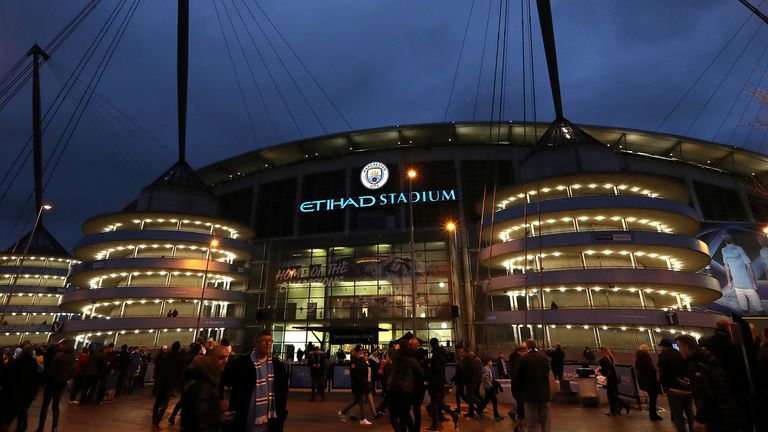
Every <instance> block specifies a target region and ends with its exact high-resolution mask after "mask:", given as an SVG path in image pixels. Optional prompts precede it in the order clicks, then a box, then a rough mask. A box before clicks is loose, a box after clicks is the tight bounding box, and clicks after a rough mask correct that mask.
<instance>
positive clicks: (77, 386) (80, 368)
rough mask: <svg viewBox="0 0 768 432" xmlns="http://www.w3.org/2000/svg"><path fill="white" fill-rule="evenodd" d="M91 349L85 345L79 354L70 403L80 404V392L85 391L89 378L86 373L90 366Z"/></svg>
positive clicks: (70, 393)
mask: <svg viewBox="0 0 768 432" xmlns="http://www.w3.org/2000/svg"><path fill="white" fill-rule="evenodd" d="M89 354H90V349H89V348H88V347H83V350H82V351H81V352H80V354H79V355H78V356H77V362H76V363H75V379H74V382H73V383H72V390H71V391H70V392H69V403H72V404H79V403H80V401H79V400H77V395H78V393H85V389H86V385H87V384H86V382H87V378H86V375H85V370H86V367H87V366H88V357H89Z"/></svg>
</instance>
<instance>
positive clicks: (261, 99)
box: [222, 0, 301, 142]
mask: <svg viewBox="0 0 768 432" xmlns="http://www.w3.org/2000/svg"><path fill="white" fill-rule="evenodd" d="M222 5H224V10H225V11H226V10H227V7H226V4H224V3H222ZM232 7H233V8H234V9H235V11H237V15H238V17H240V22H241V23H242V24H243V28H244V29H246V32H247V34H248V36H249V38H250V40H251V43H252V44H253V46H254V48H256V51H257V53H258V55H259V58H260V59H261V61H262V63H263V64H264V67H265V68H266V67H267V65H266V62H264V60H263V57H262V56H261V51H260V50H259V48H258V46H257V45H256V42H255V41H254V38H253V37H252V36H251V33H250V32H248V26H247V25H246V24H245V20H244V19H243V15H242V14H241V13H240V11H239V10H238V9H237V7H236V6H235V2H234V0H232ZM227 18H229V24H230V26H231V27H232V32H233V33H234V34H235V37H236V38H237V44H238V45H239V46H240V52H241V53H242V54H243V60H245V64H246V65H247V66H248V71H249V72H250V74H251V80H252V81H253V85H254V86H255V87H256V93H257V94H258V95H259V102H261V105H262V106H263V107H264V112H266V113H267V118H268V119H269V124H270V127H271V128H272V133H274V134H275V139H277V141H278V142H279V141H282V139H283V138H282V137H281V136H280V130H279V129H278V128H277V126H276V123H275V119H274V116H273V115H272V110H270V109H269V106H268V105H267V100H266V98H264V92H262V91H261V86H260V85H259V82H258V80H257V79H256V74H255V73H254V72H253V67H252V66H251V62H250V60H248V56H247V55H246V54H245V48H244V47H243V45H242V44H241V43H240V37H239V36H238V35H237V31H236V30H235V25H234V23H233V22H232V18H231V17H230V16H229V12H227ZM232 67H234V63H233V65H232ZM273 84H274V85H275V86H277V83H276V82H275V81H273ZM278 92H280V90H279V89H278ZM280 96H281V97H282V94H281V95H280ZM282 101H283V104H284V105H285V106H286V110H289V112H288V114H289V115H290V116H291V121H293V123H294V125H295V127H296V129H297V130H298V127H299V126H298V123H296V121H295V119H294V118H293V114H292V113H291V112H290V108H289V107H288V105H287V104H286V101H285V99H282ZM299 134H301V131H300V130H299Z"/></svg>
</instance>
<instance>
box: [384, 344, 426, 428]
mask: <svg viewBox="0 0 768 432" xmlns="http://www.w3.org/2000/svg"><path fill="white" fill-rule="evenodd" d="M387 358H388V359H389V361H391V362H392V364H391V366H390V372H389V377H388V379H387V405H388V406H389V421H390V423H391V425H392V429H393V430H394V431H395V432H406V431H413V430H414V421H413V418H412V417H411V404H412V401H413V399H414V397H415V394H416V391H417V388H416V380H417V379H418V378H419V377H420V376H421V375H422V373H423V371H422V370H421V366H420V365H419V361H418V360H417V358H416V350H415V349H414V348H413V347H412V346H411V345H410V344H409V343H403V344H402V345H401V344H395V345H394V347H392V348H390V350H389V352H388V353H387Z"/></svg>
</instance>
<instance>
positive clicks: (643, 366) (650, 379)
mask: <svg viewBox="0 0 768 432" xmlns="http://www.w3.org/2000/svg"><path fill="white" fill-rule="evenodd" d="M635 371H636V372H637V384H638V385H639V386H640V390H643V391H644V392H646V393H648V414H649V416H650V418H651V420H652V421H659V420H661V419H662V418H661V416H660V415H659V414H658V413H657V412H656V399H657V398H658V397H659V378H658V377H657V375H656V367H655V366H654V365H653V359H651V355H650V354H649V353H648V345H645V344H643V345H641V346H640V349H639V350H638V351H637V353H635Z"/></svg>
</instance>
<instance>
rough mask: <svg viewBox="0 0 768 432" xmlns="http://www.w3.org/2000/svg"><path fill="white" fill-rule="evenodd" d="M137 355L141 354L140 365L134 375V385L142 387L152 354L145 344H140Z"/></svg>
mask: <svg viewBox="0 0 768 432" xmlns="http://www.w3.org/2000/svg"><path fill="white" fill-rule="evenodd" d="M139 355H140V356H141V365H140V366H139V374H138V375H136V382H135V384H134V385H138V386H139V387H141V388H144V380H145V378H146V376H147V369H148V368H149V363H150V362H152V354H150V353H149V351H147V347H146V346H144V345H142V347H141V349H140V350H139Z"/></svg>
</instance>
